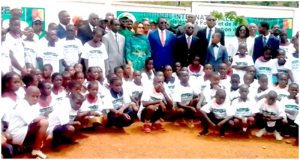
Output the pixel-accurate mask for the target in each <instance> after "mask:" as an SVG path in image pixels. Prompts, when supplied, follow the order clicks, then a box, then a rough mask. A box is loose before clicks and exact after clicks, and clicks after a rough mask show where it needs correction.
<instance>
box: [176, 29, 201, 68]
mask: <svg viewBox="0 0 300 160" xmlns="http://www.w3.org/2000/svg"><path fill="white" fill-rule="evenodd" d="M199 45H200V44H199V38H198V37H196V36H192V41H191V46H190V49H189V48H188V44H187V39H186V36H185V34H182V35H180V36H178V37H177V38H176V41H175V46H174V58H175V60H176V62H180V63H181V65H182V66H185V67H186V66H188V65H189V64H191V63H192V62H193V60H194V57H195V56H196V55H197V56H200V47H199Z"/></svg>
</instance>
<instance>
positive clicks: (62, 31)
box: [56, 24, 67, 39]
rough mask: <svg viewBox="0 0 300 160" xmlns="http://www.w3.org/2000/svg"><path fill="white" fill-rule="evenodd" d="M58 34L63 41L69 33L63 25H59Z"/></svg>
mask: <svg viewBox="0 0 300 160" xmlns="http://www.w3.org/2000/svg"><path fill="white" fill-rule="evenodd" d="M56 34H57V37H58V38H60V39H62V38H65V37H66V35H67V32H66V30H65V28H64V27H63V26H62V25H61V24H59V25H58V26H57V32H56Z"/></svg>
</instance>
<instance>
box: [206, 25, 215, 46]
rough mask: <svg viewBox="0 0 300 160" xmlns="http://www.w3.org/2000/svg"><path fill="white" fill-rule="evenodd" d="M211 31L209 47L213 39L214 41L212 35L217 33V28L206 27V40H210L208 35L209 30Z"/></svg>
mask: <svg viewBox="0 0 300 160" xmlns="http://www.w3.org/2000/svg"><path fill="white" fill-rule="evenodd" d="M210 29H211V34H210V40H209V42H208V46H209V45H210V44H211V39H212V35H213V34H214V33H215V31H216V27H213V28H209V27H206V39H208V34H209V30H210Z"/></svg>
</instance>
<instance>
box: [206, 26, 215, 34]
mask: <svg viewBox="0 0 300 160" xmlns="http://www.w3.org/2000/svg"><path fill="white" fill-rule="evenodd" d="M210 29H211V32H212V33H213V32H215V30H216V27H213V28H209V27H206V31H207V33H208V32H209V30H210Z"/></svg>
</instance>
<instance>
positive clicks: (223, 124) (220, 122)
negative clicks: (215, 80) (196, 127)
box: [199, 89, 233, 137]
mask: <svg viewBox="0 0 300 160" xmlns="http://www.w3.org/2000/svg"><path fill="white" fill-rule="evenodd" d="M225 99H226V92H225V90H223V89H218V90H217V91H216V95H215V98H213V99H212V100H211V101H209V102H208V103H207V104H206V105H205V106H203V107H202V108H201V110H200V112H201V124H202V125H203V130H202V131H201V132H200V133H199V134H200V135H207V134H208V126H211V127H212V128H218V129H219V130H220V136H222V137H224V135H225V131H226V129H227V128H228V121H229V120H230V119H232V116H233V109H232V107H231V106H230V104H229V103H228V102H226V100H225Z"/></svg>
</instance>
